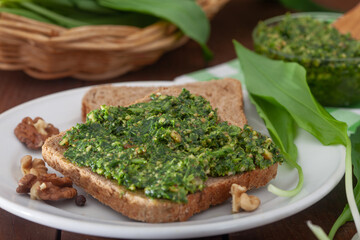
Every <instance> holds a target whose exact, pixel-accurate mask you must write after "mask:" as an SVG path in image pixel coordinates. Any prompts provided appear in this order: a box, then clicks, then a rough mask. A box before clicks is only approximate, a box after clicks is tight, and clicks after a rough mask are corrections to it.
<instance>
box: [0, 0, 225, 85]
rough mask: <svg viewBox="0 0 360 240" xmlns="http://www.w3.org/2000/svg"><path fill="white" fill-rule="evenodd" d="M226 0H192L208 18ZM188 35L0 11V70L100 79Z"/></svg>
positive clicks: (164, 27)
mask: <svg viewBox="0 0 360 240" xmlns="http://www.w3.org/2000/svg"><path fill="white" fill-rule="evenodd" d="M228 1H229V0H197V2H198V4H199V5H200V6H201V7H202V8H203V9H204V11H205V13H206V14H207V16H208V17H209V18H211V17H212V16H214V15H215V14H216V13H217V12H218V11H219V10H220V9H221V7H222V6H224V5H225V4H226V3H227V2H228ZM187 40H188V38H187V37H186V36H184V35H183V34H182V33H181V32H180V31H179V30H178V29H177V28H176V27H175V26H174V25H172V24H169V23H166V22H158V23H155V24H153V25H150V26H148V27H146V28H137V27H130V26H110V25H107V26H83V27H77V28H72V29H66V28H63V27H59V26H56V25H52V24H47V23H42V22H38V21H35V20H31V19H27V18H24V17H20V16H17V15H12V14H8V13H1V15H0V69H2V70H24V71H25V72H26V73H27V74H29V75H30V76H32V77H34V78H37V79H43V80H50V79H57V78H62V77H67V76H71V77H74V78H77V79H82V80H87V81H92V80H94V81H97V80H105V79H109V78H114V77H116V76H119V75H122V74H125V73H127V72H129V71H133V70H136V69H139V68H141V67H142V66H145V65H149V64H152V63H154V62H155V61H156V60H157V59H159V57H160V56H161V55H162V54H163V53H164V52H166V51H169V50H172V49H174V48H177V47H179V46H181V45H183V44H184V43H185V42H186V41H187Z"/></svg>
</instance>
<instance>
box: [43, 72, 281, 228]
mask: <svg viewBox="0 0 360 240" xmlns="http://www.w3.org/2000/svg"><path fill="white" fill-rule="evenodd" d="M234 81H236V82H234ZM189 86H190V85H189ZM188 89H189V90H190V92H193V93H195V92H196V93H197V94H199V95H202V96H204V97H205V98H207V99H208V100H209V101H210V104H211V105H212V107H213V108H214V107H218V112H219V116H220V117H221V119H222V120H228V121H229V120H230V121H232V122H234V123H235V124H236V125H238V126H243V125H244V124H245V123H246V118H245V115H244V112H243V105H242V97H241V96H242V95H241V85H240V83H239V82H238V81H237V80H231V79H225V80H218V81H212V82H207V83H195V86H194V87H193V91H192V90H191V88H190V87H189V88H188ZM180 90H181V87H180V88H179V87H169V88H161V89H158V90H157V91H156V92H160V93H162V94H169V95H176V94H177V93H179V92H180ZM140 92H141V93H142V94H144V92H143V89H142V90H141V91H140ZM124 94H127V93H126V92H125V93H124ZM239 96H240V98H239ZM148 99H149V98H148V96H145V97H143V98H142V99H141V100H139V101H137V102H140V101H142V102H144V101H148ZM228 100H229V101H230V103H228V102H226V101H228ZM234 116H239V117H234ZM63 135H64V132H63V133H60V134H59V135H56V136H53V137H51V138H49V139H48V140H47V141H46V142H45V144H44V145H43V148H42V154H43V158H44V160H45V161H46V162H47V164H48V165H49V166H51V167H52V168H54V169H55V170H57V171H59V172H61V173H62V174H63V175H65V176H68V177H70V178H71V179H72V180H73V182H74V183H75V184H76V185H78V186H79V187H81V188H83V189H84V190H85V191H86V192H87V193H89V194H90V195H92V196H93V197H94V198H96V199H98V200H99V201H100V202H102V203H104V204H105V205H108V206H110V207H111V208H112V209H114V210H115V211H118V212H120V213H122V214H123V215H125V216H127V217H129V218H131V219H135V220H138V221H143V222H150V223H163V222H175V221H185V220H187V219H189V218H190V217H191V216H193V215H194V214H196V213H199V212H201V211H203V210H206V209H208V208H209V207H210V206H212V205H217V204H220V203H223V202H224V201H226V200H227V199H228V198H229V197H230V193H229V191H230V188H231V185H232V184H233V183H236V184H239V185H242V186H244V187H246V188H248V189H253V188H258V187H262V186H265V185H266V184H267V183H268V182H269V181H270V180H271V179H273V178H275V176H276V173H277V166H278V164H274V165H272V166H270V167H269V168H267V169H262V170H260V169H256V170H253V171H249V172H246V173H242V174H237V175H234V176H228V177H217V178H209V179H208V180H207V181H206V182H205V185H206V187H205V188H204V189H203V190H202V191H199V192H196V193H193V194H189V195H188V197H187V198H188V202H187V203H175V202H172V201H169V200H164V199H150V198H148V197H147V196H145V194H144V193H143V191H141V190H137V191H130V190H127V189H126V188H125V187H123V186H119V185H118V184H117V182H116V181H113V180H109V179H106V178H105V177H103V176H100V175H98V174H96V173H93V172H92V171H91V170H90V169H89V168H86V167H78V166H76V165H74V164H72V163H71V162H70V161H68V160H67V159H66V158H65V157H64V155H63V153H64V151H65V150H66V148H65V147H62V146H60V145H59V142H60V140H61V139H62V136H63ZM229 211H231V209H229Z"/></svg>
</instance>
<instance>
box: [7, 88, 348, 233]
mask: <svg viewBox="0 0 360 240" xmlns="http://www.w3.org/2000/svg"><path fill="white" fill-rule="evenodd" d="M123 84H126V85H135V86H150V85H171V84H174V83H173V82H136V83H123ZM119 85H122V84H119ZM88 89H89V88H80V89H74V90H70V91H65V92H60V93H56V94H52V95H49V96H45V97H42V98H38V99H36V100H33V101H30V102H27V103H24V104H22V105H19V106H17V107H15V108H13V109H11V110H9V111H6V112H4V113H3V114H1V115H0V133H1V135H0V146H1V147H0V153H1V157H0V165H1V168H0V207H1V208H3V209H5V210H7V211H9V212H11V213H13V214H15V215H17V216H20V217H22V218H25V219H28V220H30V221H33V222H37V223H40V224H43V225H47V226H50V227H53V228H58V229H63V230H67V231H72V232H77V233H83V234H89V235H97V236H104V237H117V238H138V239H139V238H156V239H160V238H167V239H169V238H190V237H191V238H194V237H203V236H211V235H219V234H225V233H230V232H237V231H241V230H245V229H250V228H254V227H257V226H261V225H264V224H268V223H271V222H274V221H277V220H280V219H282V218H285V217H288V216H290V215H293V214H295V213H297V212H299V211H301V210H303V209H305V208H307V207H309V206H310V205H312V204H314V203H315V202H317V201H318V200H320V199H321V198H322V197H324V196H325V195H326V194H327V193H328V192H330V190H331V189H333V188H334V187H335V186H336V184H337V183H338V182H339V181H340V179H341V177H342V176H343V174H344V162H345V161H344V158H345V150H344V148H343V147H342V146H330V147H325V146H322V145H321V144H320V143H319V142H318V141H317V140H316V139H315V138H314V137H312V136H311V135H309V134H308V133H306V132H304V131H299V135H298V137H297V139H296V144H297V146H298V148H299V163H300V165H301V166H302V167H303V171H304V175H305V176H304V177H305V181H304V187H303V189H302V191H301V193H300V194H298V195H297V196H296V197H294V198H283V197H277V196H274V195H273V194H271V193H269V192H268V191H267V190H266V188H262V189H258V190H254V191H251V194H253V195H256V196H258V197H259V198H260V199H261V201H262V204H261V206H260V208H259V209H258V210H256V211H255V212H252V213H244V212H242V213H238V214H231V203H230V201H227V202H226V203H224V204H222V205H219V206H215V207H212V208H210V209H209V210H207V211H205V212H203V213H200V214H197V215H195V216H194V217H192V218H191V219H190V220H189V221H187V222H180V223H166V224H147V223H140V222H135V221H132V220H129V219H128V218H126V217H124V216H122V215H121V214H119V213H116V212H114V211H112V210H111V209H110V208H109V207H106V206H104V205H102V204H100V203H99V202H97V201H96V200H95V199H93V198H92V197H90V196H88V195H86V194H85V193H83V192H82V190H81V189H79V193H80V194H85V195H86V197H87V202H86V205H85V206H84V207H77V206H76V205H75V203H74V201H63V202H56V203H45V202H42V201H35V200H30V199H29V196H27V195H21V194H17V193H16V192H15V189H16V187H17V182H18V180H19V179H20V178H21V172H20V164H19V162H20V158H21V157H22V156H24V155H26V154H31V155H33V156H34V157H41V153H40V152H39V151H30V150H28V149H27V148H25V147H24V145H23V144H21V143H20V142H19V141H18V140H17V139H16V137H15V136H14V134H13V130H14V128H15V127H16V125H17V124H18V123H19V122H20V121H21V120H22V118H24V117H25V116H30V117H32V118H34V117H37V116H41V117H43V118H44V119H45V120H46V121H47V122H50V123H53V124H54V125H55V126H57V127H58V128H59V129H60V130H65V129H67V128H69V127H71V126H72V125H75V124H76V123H79V122H81V114H80V112H81V110H80V109H81V99H82V96H83V95H84V93H85V92H86V91H87V90H88ZM244 101H245V106H246V109H245V111H246V115H247V118H248V121H249V124H250V125H252V126H253V127H254V128H255V129H257V130H259V131H261V132H264V133H266V129H265V127H264V125H263V123H262V121H261V119H260V118H259V116H258V114H257V113H256V110H255V108H254V106H252V105H251V104H250V102H249V100H248V98H247V96H246V93H245V99H244ZM297 180H298V178H297V172H296V171H295V170H291V169H289V168H287V167H286V166H285V164H284V165H282V166H280V167H279V171H278V176H277V178H276V179H275V180H273V181H272V184H274V185H276V186H278V187H281V188H283V189H292V188H293V187H294V186H296V184H297Z"/></svg>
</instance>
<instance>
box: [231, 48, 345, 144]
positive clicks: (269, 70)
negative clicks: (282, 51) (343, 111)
mask: <svg viewBox="0 0 360 240" xmlns="http://www.w3.org/2000/svg"><path fill="white" fill-rule="evenodd" d="M234 44H235V48H236V52H237V55H238V58H239V60H240V63H241V66H242V68H243V71H244V76H245V82H246V88H247V89H248V92H249V93H250V94H251V95H254V96H258V97H259V98H262V99H265V100H266V99H273V102H274V103H275V104H277V105H281V106H283V108H285V109H286V111H287V112H288V113H289V114H290V115H291V117H292V118H293V119H294V121H295V122H296V123H297V124H298V125H299V126H300V127H301V128H303V129H305V130H306V131H308V132H309V133H311V134H312V135H313V136H315V137H316V138H317V139H318V140H319V141H320V142H321V143H323V144H324V145H331V144H342V145H344V146H346V142H347V134H346V133H347V125H346V123H343V122H340V121H337V120H336V119H335V118H333V117H332V116H331V115H330V114H329V113H328V112H327V111H326V110H325V109H324V108H323V107H322V106H321V105H320V104H319V103H318V102H317V101H316V100H315V98H314V97H313V96H312V94H311V92H310V89H309V86H308V85H307V82H306V72H305V69H304V68H303V67H302V66H300V65H299V64H297V63H286V62H283V61H278V60H272V59H269V58H267V57H264V56H261V55H258V54H255V53H253V52H252V51H250V50H248V49H246V48H245V47H243V46H242V45H241V44H239V43H237V42H235V43H234ZM344 133H345V134H344Z"/></svg>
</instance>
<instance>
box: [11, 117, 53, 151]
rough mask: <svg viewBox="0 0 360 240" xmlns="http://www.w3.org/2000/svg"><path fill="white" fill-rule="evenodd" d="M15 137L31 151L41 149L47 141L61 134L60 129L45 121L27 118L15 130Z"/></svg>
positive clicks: (38, 118) (37, 118)
mask: <svg viewBox="0 0 360 240" xmlns="http://www.w3.org/2000/svg"><path fill="white" fill-rule="evenodd" d="M14 133H15V136H16V137H17V138H18V139H19V140H20V142H22V143H24V144H25V145H26V146H27V147H28V148H30V149H34V150H36V149H40V148H41V146H42V145H43V144H44V142H45V140H46V139H47V138H48V137H50V136H52V135H55V134H58V133H59V129H57V128H56V127H54V125H52V124H50V123H46V122H45V121H44V119H42V118H40V117H36V118H35V119H34V120H32V119H31V118H30V117H25V118H24V119H23V120H22V121H21V123H19V124H18V125H17V126H16V128H15V130H14Z"/></svg>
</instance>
